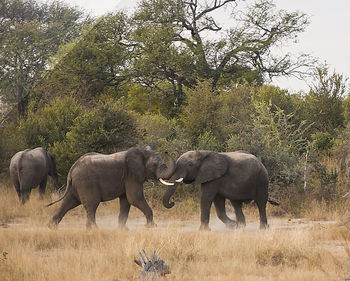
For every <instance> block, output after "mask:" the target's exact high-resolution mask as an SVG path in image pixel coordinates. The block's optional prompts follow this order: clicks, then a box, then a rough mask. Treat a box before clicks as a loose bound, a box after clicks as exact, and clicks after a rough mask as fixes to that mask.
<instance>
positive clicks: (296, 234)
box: [0, 228, 350, 281]
mask: <svg viewBox="0 0 350 281" xmlns="http://www.w3.org/2000/svg"><path fill="white" fill-rule="evenodd" d="M318 231H319V230H312V229H308V230H305V229H295V230H267V231H257V232H249V231H244V230H239V231H235V232H222V233H220V232H198V231H194V232H181V231H176V230H170V229H169V230H162V231H159V230H156V229H152V230H142V231H132V232H131V231H117V230H92V231H88V232H87V231H85V230H83V229H81V230H62V229H61V230H55V231H52V230H48V229H46V228H35V229H26V230H24V231H23V230H21V229H16V228H6V229H1V235H0V249H1V250H2V251H3V252H6V253H8V254H7V256H6V259H3V260H1V261H0V276H1V280H6V281H12V280H13V281H18V280H26V281H34V280H35V281H41V280H45V281H49V280H52V281H58V280H65V281H77V280H84V281H89V280H91V281H96V280H110V281H112V280H116V279H117V280H138V279H139V277H140V272H139V269H138V267H137V266H136V265H135V264H134V263H133V259H134V258H136V257H137V254H138V251H139V250H140V249H142V248H145V249H146V250H147V251H148V252H151V251H153V250H157V252H158V254H159V256H160V257H162V258H163V259H164V260H166V262H167V263H168V264H169V265H170V268H171V274H170V276H168V277H166V278H165V280H201V281H203V280H284V281H288V280H317V281H320V280H344V279H345V277H346V276H347V275H350V270H349V269H350V268H349V257H348V256H347V255H346V252H345V250H344V247H343V246H342V245H341V240H339V242H338V240H328V239H329V238H330V237H329V234H327V235H326V236H327V239H326V240H325V239H322V235H320V234H319V233H317V232H318ZM322 231H324V230H322ZM327 231H330V232H332V235H333V236H334V237H338V238H337V239H340V238H341V236H340V233H342V232H340V230H335V229H328V230H327ZM338 232H339V233H338ZM344 233H345V232H343V234H344ZM315 237H318V239H315ZM349 238H350V237H349V236H346V239H349ZM348 241H349V240H348ZM338 243H339V244H338Z"/></svg>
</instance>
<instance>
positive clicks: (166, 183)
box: [159, 178, 174, 185]
mask: <svg viewBox="0 0 350 281" xmlns="http://www.w3.org/2000/svg"><path fill="white" fill-rule="evenodd" d="M159 181H160V182H161V183H162V184H165V185H174V183H172V182H167V181H165V180H163V179H162V178H159Z"/></svg>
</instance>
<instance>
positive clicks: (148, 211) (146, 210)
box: [130, 197, 156, 227]
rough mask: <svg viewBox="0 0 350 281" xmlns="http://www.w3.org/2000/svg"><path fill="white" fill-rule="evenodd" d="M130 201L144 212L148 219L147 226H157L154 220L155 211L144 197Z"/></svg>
mask: <svg viewBox="0 0 350 281" xmlns="http://www.w3.org/2000/svg"><path fill="white" fill-rule="evenodd" d="M130 203H131V205H133V206H135V207H136V208H138V209H140V210H141V211H142V212H143V214H144V215H145V217H146V220H147V223H146V227H154V226H156V224H155V223H154V221H153V211H152V209H151V207H150V206H149V205H148V203H147V201H146V199H145V198H144V197H143V198H140V199H139V200H136V201H134V202H130Z"/></svg>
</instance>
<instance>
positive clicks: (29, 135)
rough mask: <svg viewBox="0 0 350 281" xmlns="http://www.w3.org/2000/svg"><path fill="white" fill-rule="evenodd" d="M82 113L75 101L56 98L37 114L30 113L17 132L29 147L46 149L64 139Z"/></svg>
mask: <svg viewBox="0 0 350 281" xmlns="http://www.w3.org/2000/svg"><path fill="white" fill-rule="evenodd" d="M82 112H83V109H82V107H81V106H80V105H78V103H77V101H76V100H75V99H73V98H70V97H68V98H62V99H60V98H57V99H56V100H55V101H53V102H52V104H50V105H48V106H46V107H44V108H43V109H41V110H39V111H37V112H34V111H30V112H29V114H28V118H27V119H26V120H24V121H22V122H21V123H20V126H19V130H20V131H21V133H22V135H23V137H24V140H25V142H26V143H27V145H28V146H29V147H36V146H43V147H45V148H46V149H48V148H49V147H51V146H53V144H54V143H55V142H61V141H63V140H64V139H65V138H66V134H67V133H68V132H69V131H70V129H71V127H72V126H73V124H74V120H75V119H76V118H77V117H78V116H80V115H81V114H82Z"/></svg>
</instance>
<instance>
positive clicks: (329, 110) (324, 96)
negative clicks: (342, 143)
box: [305, 66, 347, 135]
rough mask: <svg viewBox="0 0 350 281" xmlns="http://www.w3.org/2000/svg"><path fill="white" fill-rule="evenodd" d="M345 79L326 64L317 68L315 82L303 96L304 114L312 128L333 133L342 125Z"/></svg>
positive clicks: (343, 119) (345, 89) (343, 120)
mask: <svg viewBox="0 0 350 281" xmlns="http://www.w3.org/2000/svg"><path fill="white" fill-rule="evenodd" d="M346 91H347V88H346V79H345V77H344V76H343V75H341V74H337V73H335V72H333V73H330V72H329V68H328V67H327V66H324V67H321V68H317V69H316V71H315V83H314V85H313V86H311V89H310V92H309V93H308V94H307V95H306V96H305V115H306V119H307V120H308V121H309V122H312V123H313V130H314V132H315V131H319V132H328V133H330V134H331V135H333V134H334V132H335V129H337V128H341V127H344V122H345V118H344V114H343V113H344V110H343V100H344V96H345V94H346Z"/></svg>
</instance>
